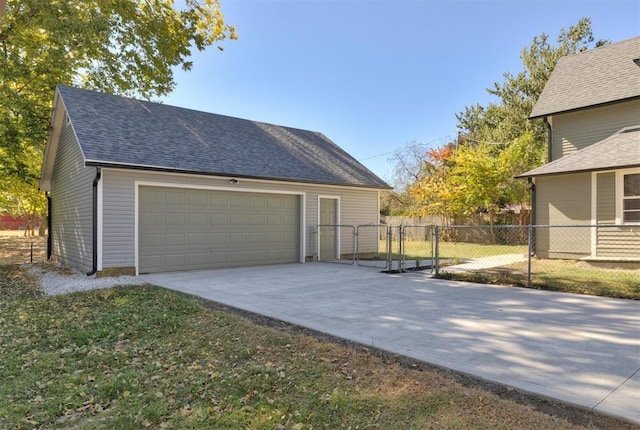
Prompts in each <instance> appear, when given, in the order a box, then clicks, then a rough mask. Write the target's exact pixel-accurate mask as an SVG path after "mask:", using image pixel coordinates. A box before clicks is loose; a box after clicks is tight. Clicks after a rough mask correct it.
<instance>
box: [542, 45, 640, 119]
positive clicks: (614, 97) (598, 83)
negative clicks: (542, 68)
mask: <svg viewBox="0 0 640 430" xmlns="http://www.w3.org/2000/svg"><path fill="white" fill-rule="evenodd" d="M638 58H640V37H636V38H633V39H629V40H625V41H622V42H618V43H613V44H611V45H605V46H602V47H599V48H595V49H592V50H589V51H585V52H581V53H578V54H575V55H569V56H566V57H562V58H560V59H559V60H558V63H557V64H556V67H555V69H554V70H553V72H552V73H551V77H550V78H549V81H548V82H547V84H546V85H545V87H544V90H543V91H542V94H540V97H539V98H538V101H537V102H536V105H535V106H534V108H533V110H532V111H531V116H530V118H538V117H541V116H545V115H551V114H557V113H560V112H567V111H572V110H576V109H581V108H585V107H589V106H596V105H600V104H606V103H613V102H617V101H622V100H628V99H632V98H636V97H640V64H636V62H634V60H636V59H638Z"/></svg>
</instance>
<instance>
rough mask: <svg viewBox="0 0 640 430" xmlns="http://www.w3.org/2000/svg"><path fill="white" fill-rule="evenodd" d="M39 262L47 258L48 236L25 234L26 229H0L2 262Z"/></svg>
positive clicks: (0, 259) (0, 262) (0, 261)
mask: <svg viewBox="0 0 640 430" xmlns="http://www.w3.org/2000/svg"><path fill="white" fill-rule="evenodd" d="M32 247H33V262H34V263H39V262H43V261H45V260H46V259H47V237H46V236H27V237H25V236H24V231H18V230H3V231H0V264H23V263H30V262H31V248H32Z"/></svg>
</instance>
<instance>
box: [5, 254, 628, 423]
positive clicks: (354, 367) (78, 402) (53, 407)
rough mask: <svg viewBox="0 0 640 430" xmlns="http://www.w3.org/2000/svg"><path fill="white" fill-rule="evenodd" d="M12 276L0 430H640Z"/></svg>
mask: <svg viewBox="0 0 640 430" xmlns="http://www.w3.org/2000/svg"><path fill="white" fill-rule="evenodd" d="M2 270H4V272H3V275H4V276H3V277H2V278H0V283H2V289H1V290H0V291H1V292H2V296H1V297H0V341H1V346H2V347H1V348H0V381H1V382H0V398H2V399H3V401H2V402H0V428H17V429H20V428H34V427H37V428H74V429H84V428H91V429H111V428H118V429H133V428H136V429H137V428H171V429H193V428H212V429H295V430H302V429H326V428H328V429H340V428H345V429H347V428H351V429H365V428H380V429H390V428H402V429H426V428H448V429H454V428H458V429H473V428H477V429H487V428H492V429H494V428H497V429H500V428H502V429H512V428H521V429H554V428H555V429H581V428H589V429H593V428H621V429H625V428H633V426H631V425H630V424H627V423H624V422H621V421H618V420H615V419H611V418H606V417H602V416H599V415H595V414H592V413H589V412H586V411H582V410H579V409H574V408H569V407H566V406H564V405H560V404H557V403H553V402H548V401H544V400H540V399H538V398H535V397H529V396H526V395H522V394H518V393H517V392H516V391H514V390H508V389H505V388H499V387H497V386H490V385H486V384H481V383H478V382H474V381H473V380H470V379H465V378H463V377H461V376H458V375H456V374H454V373H448V372H445V371H440V370H435V369H431V368H429V367H427V366H424V365H422V364H420V363H415V362H414V363H411V362H408V361H403V360H402V359H400V358H398V357H392V356H387V355H384V354H377V353H373V351H369V350H368V349H366V348H363V347H361V346H360V347H359V346H352V345H345V344H341V343H340V342H335V341H328V340H327V339H322V338H317V337H313V336H308V335H306V334H305V333H307V331H305V330H304V329H300V328H297V327H294V326H290V325H286V324H282V323H278V322H274V321H272V320H268V319H265V318H261V317H258V316H255V315H253V316H252V315H250V314H246V316H249V317H250V318H251V320H250V319H247V318H245V317H244V316H243V315H240V314H239V313H238V312H236V311H231V310H228V309H226V308H224V307H222V306H218V305H215V304H212V303H211V302H205V301H203V300H199V299H195V298H192V297H188V296H185V295H181V294H178V293H174V292H170V291H167V290H164V289H161V288H157V287H153V286H146V287H140V286H136V287H119V288H113V289H109V290H97V291H91V292H84V293H75V294H67V295H60V296H55V297H44V296H41V295H40V294H39V293H38V291H37V288H36V287H34V285H35V283H34V282H35V281H34V280H33V279H32V278H30V277H28V276H27V275H26V274H25V273H24V271H23V270H22V269H20V268H18V267H17V266H4V267H3V269H2ZM5 279H12V281H11V282H6V281H5ZM29 285H31V286H30V287H29ZM16 288H17V289H19V290H20V291H22V292H23V293H19V294H16V293H15V292H13V290H14V289H16ZM205 305H206V306H205ZM256 323H260V324H256ZM265 324H266V325H265ZM487 388H490V389H487Z"/></svg>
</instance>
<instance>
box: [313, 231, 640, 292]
mask: <svg viewBox="0 0 640 430" xmlns="http://www.w3.org/2000/svg"><path fill="white" fill-rule="evenodd" d="M315 231H316V234H315V235H314V236H315V242H314V249H315V250H316V254H315V257H314V260H315V261H329V262H340V263H348V264H354V263H356V264H358V265H360V266H371V267H377V268H379V269H381V270H387V271H400V272H401V271H411V270H420V271H428V272H430V273H434V274H435V275H436V276H438V277H442V278H449V279H461V280H470V281H477V282H490V283H496V284H507V285H515V286H528V287H533V288H545V289H553V290H558V291H572V292H580V290H581V289H584V291H585V292H590V293H595V294H601V295H609V296H614V297H633V298H640V224H635V225H563V226H549V225H532V226H521V225H493V226H489V225H483V226H471V225H453V226H438V225H404V226H399V227H395V226H386V225H383V224H379V225H359V226H349V225H346V226H344V225H343V226H337V225H333V226H317V227H316V229H315Z"/></svg>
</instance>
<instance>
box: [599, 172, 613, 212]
mask: <svg viewBox="0 0 640 430" xmlns="http://www.w3.org/2000/svg"><path fill="white" fill-rule="evenodd" d="M597 184H598V185H597V187H598V188H597V193H596V223H597V224H615V223H616V174H615V173H614V172H608V173H601V174H599V175H597Z"/></svg>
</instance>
